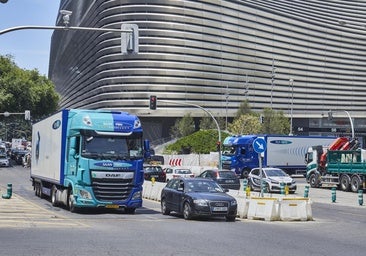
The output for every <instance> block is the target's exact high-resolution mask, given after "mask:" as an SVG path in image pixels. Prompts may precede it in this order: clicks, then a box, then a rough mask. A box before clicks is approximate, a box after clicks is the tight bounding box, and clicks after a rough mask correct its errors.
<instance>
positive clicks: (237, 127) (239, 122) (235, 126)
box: [228, 114, 262, 134]
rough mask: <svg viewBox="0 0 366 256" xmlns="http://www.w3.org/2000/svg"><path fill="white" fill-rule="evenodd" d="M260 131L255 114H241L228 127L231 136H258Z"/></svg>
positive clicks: (257, 117) (259, 124) (260, 127)
mask: <svg viewBox="0 0 366 256" xmlns="http://www.w3.org/2000/svg"><path fill="white" fill-rule="evenodd" d="M261 129H262V125H261V123H260V121H259V116H258V115H255V114H242V115H241V116H239V117H237V118H235V119H234V121H233V122H232V123H231V124H229V126H228V130H229V132H231V133H233V134H258V133H260V132H261Z"/></svg>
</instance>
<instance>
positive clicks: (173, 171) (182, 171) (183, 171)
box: [164, 167, 194, 182]
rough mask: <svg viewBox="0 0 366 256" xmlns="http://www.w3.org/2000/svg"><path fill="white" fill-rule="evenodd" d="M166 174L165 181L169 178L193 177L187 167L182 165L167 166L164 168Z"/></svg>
mask: <svg viewBox="0 0 366 256" xmlns="http://www.w3.org/2000/svg"><path fill="white" fill-rule="evenodd" d="M164 171H165V174H166V181H167V182H168V181H169V180H171V179H174V178H178V177H183V178H194V174H193V173H192V171H191V170H190V169H188V168H182V167H167V168H165V169H164Z"/></svg>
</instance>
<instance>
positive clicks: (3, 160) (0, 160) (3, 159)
mask: <svg viewBox="0 0 366 256" xmlns="http://www.w3.org/2000/svg"><path fill="white" fill-rule="evenodd" d="M9 166H10V162H9V158H8V156H7V155H6V154H0V167H9Z"/></svg>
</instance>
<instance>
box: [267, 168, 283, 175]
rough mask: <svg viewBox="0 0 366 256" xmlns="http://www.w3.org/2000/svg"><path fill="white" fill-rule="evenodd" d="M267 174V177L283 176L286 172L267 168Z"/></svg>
mask: <svg viewBox="0 0 366 256" xmlns="http://www.w3.org/2000/svg"><path fill="white" fill-rule="evenodd" d="M265 172H266V174H267V176H269V177H284V176H287V174H286V173H285V172H284V171H282V170H279V169H269V170H265Z"/></svg>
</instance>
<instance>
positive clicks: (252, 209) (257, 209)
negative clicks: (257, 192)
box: [247, 197, 279, 221]
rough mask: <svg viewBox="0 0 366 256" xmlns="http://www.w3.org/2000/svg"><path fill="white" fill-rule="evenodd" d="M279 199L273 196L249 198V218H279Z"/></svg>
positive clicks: (268, 219) (271, 219) (267, 219)
mask: <svg viewBox="0 0 366 256" xmlns="http://www.w3.org/2000/svg"><path fill="white" fill-rule="evenodd" d="M278 210H279V201H278V198H272V197H253V198H251V199H250V200H249V208H248V216H247V218H248V219H249V220H266V221H273V220H279V212H278Z"/></svg>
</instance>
